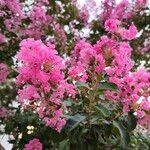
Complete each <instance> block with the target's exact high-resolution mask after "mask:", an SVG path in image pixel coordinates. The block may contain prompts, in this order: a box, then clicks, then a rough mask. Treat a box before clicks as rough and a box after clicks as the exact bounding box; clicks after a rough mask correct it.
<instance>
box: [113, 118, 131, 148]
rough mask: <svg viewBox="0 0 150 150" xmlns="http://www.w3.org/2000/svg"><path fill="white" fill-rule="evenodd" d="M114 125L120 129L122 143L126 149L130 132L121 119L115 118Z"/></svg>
mask: <svg viewBox="0 0 150 150" xmlns="http://www.w3.org/2000/svg"><path fill="white" fill-rule="evenodd" d="M113 125H114V126H115V127H116V128H117V129H118V130H119V133H120V136H121V140H120V145H121V147H122V148H123V149H125V148H126V147H127V145H128V144H129V142H130V136H129V133H128V132H127V130H126V128H125V127H124V126H123V124H122V122H121V121H117V120H114V121H113Z"/></svg>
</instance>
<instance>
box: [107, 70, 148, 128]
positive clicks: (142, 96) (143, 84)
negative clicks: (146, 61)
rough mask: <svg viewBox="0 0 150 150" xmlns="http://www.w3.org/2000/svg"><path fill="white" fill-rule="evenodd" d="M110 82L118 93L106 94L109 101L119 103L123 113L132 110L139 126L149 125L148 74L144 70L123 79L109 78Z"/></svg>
mask: <svg viewBox="0 0 150 150" xmlns="http://www.w3.org/2000/svg"><path fill="white" fill-rule="evenodd" d="M110 81H111V82H114V83H115V84H117V85H118V87H119V91H117V92H112V91H111V92H110V91H107V92H106V96H107V97H108V98H109V99H110V100H116V101H120V102H121V103H122V104H123V111H124V112H129V111H130V110H134V112H135V115H136V116H137V118H138V121H139V122H140V123H141V124H147V125H148V124H149V123H150V115H149V114H150V73H149V72H148V71H146V70H145V69H140V70H139V71H137V72H130V73H129V74H128V75H126V76H125V77H123V78H118V77H114V76H113V77H111V78H110Z"/></svg>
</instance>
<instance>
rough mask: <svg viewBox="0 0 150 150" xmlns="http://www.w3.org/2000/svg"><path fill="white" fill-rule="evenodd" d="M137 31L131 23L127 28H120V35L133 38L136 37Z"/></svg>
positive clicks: (129, 38) (124, 37) (128, 38)
mask: <svg viewBox="0 0 150 150" xmlns="http://www.w3.org/2000/svg"><path fill="white" fill-rule="evenodd" d="M137 33H138V31H137V28H136V26H135V25H131V26H130V27H129V29H128V30H127V29H122V31H121V36H122V38H123V39H127V40H133V39H135V38H136V35H137Z"/></svg>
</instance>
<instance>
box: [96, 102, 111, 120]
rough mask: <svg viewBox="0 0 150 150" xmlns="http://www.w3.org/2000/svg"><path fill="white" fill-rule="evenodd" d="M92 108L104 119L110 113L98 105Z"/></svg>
mask: <svg viewBox="0 0 150 150" xmlns="http://www.w3.org/2000/svg"><path fill="white" fill-rule="evenodd" d="M94 108H95V110H96V111H97V112H98V113H99V114H100V115H103V116H104V117H109V116H110V111H109V110H108V109H107V108H106V107H104V106H103V105H101V104H99V105H97V106H94Z"/></svg>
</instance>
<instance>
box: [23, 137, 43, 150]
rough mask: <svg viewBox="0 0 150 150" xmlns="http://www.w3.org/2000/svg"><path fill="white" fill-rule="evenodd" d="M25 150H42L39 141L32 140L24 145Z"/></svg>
mask: <svg viewBox="0 0 150 150" xmlns="http://www.w3.org/2000/svg"><path fill="white" fill-rule="evenodd" d="M25 150H42V144H41V143H40V141H39V139H36V138H34V139H32V140H30V141H29V143H28V144H26V145H25Z"/></svg>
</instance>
